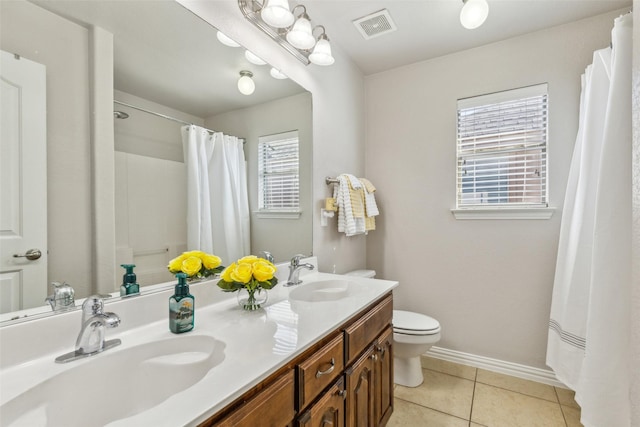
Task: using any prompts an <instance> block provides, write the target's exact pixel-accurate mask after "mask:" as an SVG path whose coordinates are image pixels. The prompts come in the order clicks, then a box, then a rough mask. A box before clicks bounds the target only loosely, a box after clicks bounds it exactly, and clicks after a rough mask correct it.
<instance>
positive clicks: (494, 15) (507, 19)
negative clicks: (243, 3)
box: [0, 0, 632, 118]
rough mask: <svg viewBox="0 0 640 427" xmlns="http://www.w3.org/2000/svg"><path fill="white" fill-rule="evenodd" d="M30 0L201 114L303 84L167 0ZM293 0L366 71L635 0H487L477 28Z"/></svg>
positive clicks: (118, 69)
mask: <svg viewBox="0 0 640 427" xmlns="http://www.w3.org/2000/svg"><path fill="white" fill-rule="evenodd" d="M0 1H2V0H0ZM30 1H32V2H34V3H36V4H38V5H40V6H42V7H44V8H45V9H49V10H51V11H53V12H55V13H58V14H60V15H62V16H65V17H67V18H69V19H72V20H74V21H76V22H78V23H79V24H81V25H86V26H88V25H91V24H93V25H97V26H100V27H102V28H104V29H106V30H108V31H110V32H112V33H113V34H114V56H115V58H114V60H115V70H114V78H115V87H116V89H119V90H122V91H124V92H128V93H131V94H134V95H137V96H140V97H142V98H145V99H148V100H150V101H154V102H157V103H160V104H163V105H167V106H170V107H172V108H175V109H177V110H180V111H183V112H186V113H189V114H193V115H195V116H198V117H203V118H205V117H209V116H212V115H215V114H219V113H222V112H225V111H232V110H235V109H239V108H245V107H248V106H250V105H254V104H259V103H263V102H267V101H270V100H273V99H278V98H281V97H284V96H291V95H294V94H296V93H300V92H301V91H303V90H304V89H303V88H301V87H300V86H298V85H297V84H296V83H295V82H292V81H291V80H276V79H273V78H272V77H271V76H270V75H269V70H270V67H269V66H268V65H263V66H257V65H253V64H250V63H249V62H248V61H247V60H246V59H245V58H244V55H243V54H244V49H243V48H230V47H227V46H224V45H222V44H220V43H219V42H218V41H217V40H216V37H215V33H216V30H215V29H214V28H213V27H212V26H211V25H209V24H208V23H207V22H205V21H204V20H202V19H200V18H198V17H197V16H195V15H193V14H192V13H191V12H190V11H188V10H187V9H185V8H184V7H182V6H181V5H180V4H179V3H176V2H175V1H173V0H153V1H149V0H127V1H122V0H120V1H113V0H30ZM225 1H235V0H225ZM296 3H303V4H304V5H305V6H306V8H307V11H308V13H309V15H310V17H311V19H312V22H313V23H314V24H322V25H324V26H325V27H326V30H327V34H328V35H329V37H330V39H331V42H332V44H333V45H334V46H335V47H334V49H340V50H342V51H344V52H345V53H346V55H348V56H349V57H351V58H352V60H353V61H354V62H355V64H356V65H357V66H358V67H359V68H360V70H361V71H362V72H363V74H365V75H370V74H374V73H378V72H382V71H385V70H389V69H393V68H396V67H400V66H403V65H407V64H411V63H415V62H418V61H423V60H426V59H430V58H435V57H438V56H442V55H446V54H449V53H452V52H456V51H461V50H465V49H469V48H473V47H476V46H481V45H484V44H488V43H492V42H496V41H499V40H503V39H507V38H510V37H514V36H517V35H520V34H525V33H528V32H532V31H537V30H540V29H542V28H547V27H551V26H556V25H560V24H563V23H567V22H570V21H575V20H578V19H583V18H586V17H589V16H593V15H597V14H601V13H605V12H608V11H612V10H619V9H622V8H630V7H631V4H632V0H488V3H489V17H488V18H487V21H486V22H485V23H484V24H483V25H482V26H481V27H480V28H478V29H475V30H467V29H465V28H463V27H462V26H461V24H460V21H459V14H460V9H461V8H462V0H386V1H370V0H366V1H365V0H291V1H290V5H291V6H293V5H294V4H296ZM382 9H387V10H388V11H389V12H390V14H391V17H392V19H393V20H394V22H395V24H396V25H397V27H398V30H397V31H395V32H393V33H389V34H386V35H382V36H380V37H376V38H372V39H370V40H364V38H363V37H362V36H361V35H360V33H359V32H358V30H357V29H356V27H355V26H354V25H353V24H352V21H353V20H354V19H357V18H360V17H362V16H364V15H368V14H370V13H373V12H377V11H379V10H382ZM238 14H239V15H240V14H241V12H240V9H238ZM185 29H188V31H186V30H185ZM274 46H275V44H274ZM309 67H317V66H315V65H310V66H309ZM240 70H250V71H252V72H253V73H254V81H255V83H256V91H255V93H254V94H253V95H251V96H244V95H241V94H240V93H239V92H238V90H237V88H236V81H237V79H238V77H239V74H238V73H239V71H240ZM320 72H322V71H320Z"/></svg>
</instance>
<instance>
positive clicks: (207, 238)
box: [182, 125, 250, 265]
mask: <svg viewBox="0 0 640 427" xmlns="http://www.w3.org/2000/svg"><path fill="white" fill-rule="evenodd" d="M182 141H183V148H184V159H185V164H186V165H187V245H188V248H189V250H195V249H198V250H202V251H205V252H208V253H213V254H216V255H218V256H219V257H220V258H222V262H223V264H224V265H228V264H230V263H232V262H233V261H235V260H236V259H238V258H240V257H243V256H245V255H248V254H249V251H250V248H249V245H250V241H249V202H248V195H247V179H246V163H245V160H244V151H243V149H242V141H240V140H238V138H237V137H234V136H228V135H224V134H222V133H221V132H216V133H214V134H213V135H211V134H210V132H209V131H208V130H207V129H204V128H201V127H199V126H194V125H191V126H184V127H183V128H182Z"/></svg>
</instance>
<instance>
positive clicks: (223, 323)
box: [0, 258, 398, 426]
mask: <svg viewBox="0 0 640 427" xmlns="http://www.w3.org/2000/svg"><path fill="white" fill-rule="evenodd" d="M307 261H308V262H311V263H312V264H314V265H316V266H317V262H316V260H315V258H309V259H308V260H307ZM281 274H285V275H286V268H282V267H281V266H279V271H278V277H279V278H280V277H281ZM300 278H301V279H302V280H303V283H301V284H299V285H296V286H292V287H285V286H282V285H278V286H276V287H275V288H274V289H272V290H271V291H269V301H268V302H267V303H266V304H265V306H264V308H263V309H260V310H258V311H254V312H248V311H244V310H242V309H241V308H240V307H239V306H238V304H237V301H236V295H235V293H225V292H222V291H221V290H220V289H219V288H218V287H217V286H216V284H215V281H204V282H200V283H196V284H193V285H191V293H192V294H193V295H194V296H195V301H196V306H195V307H196V311H195V329H194V330H193V331H191V332H189V333H186V334H181V335H174V334H172V333H171V332H170V331H169V327H168V324H169V320H168V299H169V296H170V295H171V294H172V290H170V289H166V290H163V291H158V292H153V293H147V294H144V293H143V294H142V295H140V296H136V297H132V298H125V299H121V300H118V301H114V302H111V303H108V304H107V307H108V310H109V311H112V312H114V313H116V314H117V315H118V316H119V318H120V320H121V323H120V325H119V327H117V328H114V329H108V332H107V338H108V339H113V338H117V339H119V340H120V341H121V344H120V345H118V346H117V347H114V348H111V349H109V350H106V351H103V352H101V353H99V354H97V355H95V356H91V357H86V358H82V359H79V360H75V361H73V362H69V363H64V364H60V363H56V362H55V359H56V357H58V356H60V355H61V354H63V353H67V352H69V351H70V350H73V346H74V342H75V340H76V337H77V335H78V331H79V329H80V323H81V312H80V311H73V312H69V313H63V314H60V315H56V316H53V317H50V318H47V319H36V320H32V321H29V322H23V323H18V324H14V325H7V326H4V327H2V328H0V342H1V343H2V345H1V347H0V368H1V369H0V425H1V426H14V425H16V426H18V425H28V426H47V425H49V426H60V425H64V426H75V425H77V426H104V425H109V426H143V425H144V426H152V425H171V426H182V425H189V426H197V425H200V426H214V425H216V426H218V425H220V426H289V425H291V426H294V425H299V426H320V425H324V424H325V423H330V425H334V426H345V425H346V426H352V425H364V424H362V422H363V421H364V420H367V422H366V425H368V426H374V425H375V426H378V425H385V424H386V422H387V421H388V418H389V416H390V415H391V412H392V410H393V409H392V403H393V358H392V355H393V350H392V347H393V340H392V336H393V333H392V329H391V320H392V319H391V318H392V308H393V307H392V304H393V303H392V289H393V288H394V287H396V286H397V284H398V283H397V282H394V281H386V280H375V279H366V278H359V277H351V276H341V275H334V274H327V273H319V272H315V271H313V272H311V271H303V272H302V273H301V275H300ZM284 282H285V281H284V280H280V283H284Z"/></svg>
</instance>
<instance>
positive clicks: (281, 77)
mask: <svg viewBox="0 0 640 427" xmlns="http://www.w3.org/2000/svg"><path fill="white" fill-rule="evenodd" d="M269 74H271V77H273V78H274V79H278V80H284V79H288V78H289V77H287V75H286V74H285V73H283V72H282V71H280V70H278V69H277V68H273V67H271V71H269Z"/></svg>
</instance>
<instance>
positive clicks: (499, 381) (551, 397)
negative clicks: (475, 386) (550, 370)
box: [476, 369, 558, 403]
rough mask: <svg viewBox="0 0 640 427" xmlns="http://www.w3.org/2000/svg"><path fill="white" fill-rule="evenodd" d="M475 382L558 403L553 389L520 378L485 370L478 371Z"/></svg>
mask: <svg viewBox="0 0 640 427" xmlns="http://www.w3.org/2000/svg"><path fill="white" fill-rule="evenodd" d="M476 381H477V382H479V383H483V384H488V385H492V386H496V387H500V388H504V389H507V390H511V391H517V392H518V393H522V394H526V395H527V396H533V397H538V398H540V399H544V400H548V401H550V402H556V403H557V402H558V397H557V396H556V392H555V390H554V387H553V386H550V385H547V384H542V383H539V382H535V381H529V380H523V379H522V378H516V377H512V376H509V375H504V374H499V373H497V372H491V371H487V370H485V369H478V376H477V377H476Z"/></svg>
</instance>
